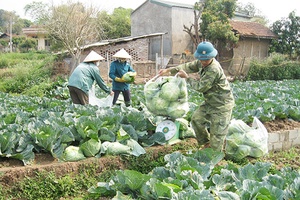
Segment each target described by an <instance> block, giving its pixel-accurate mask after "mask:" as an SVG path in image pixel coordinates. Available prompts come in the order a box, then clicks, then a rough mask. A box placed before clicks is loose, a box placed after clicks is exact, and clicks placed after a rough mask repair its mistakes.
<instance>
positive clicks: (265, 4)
mask: <svg viewBox="0 0 300 200" xmlns="http://www.w3.org/2000/svg"><path fill="white" fill-rule="evenodd" d="M34 1H36V2H40V1H42V2H44V3H50V4H51V3H52V2H53V3H54V5H60V4H62V3H66V2H67V0H7V1H5V0H0V9H3V10H6V11H15V12H16V13H17V15H19V16H20V17H21V18H27V19H30V16H26V15H25V14H24V7H25V5H27V4H30V3H32V2H34ZM74 1H75V0H73V2H74ZM77 1H80V2H83V3H84V4H86V5H90V4H92V5H94V6H96V7H98V8H99V9H101V10H106V11H108V12H111V11H112V10H113V9H114V8H116V7H123V8H132V9H136V8H137V7H139V6H140V5H142V4H143V3H144V2H145V1H146V0H77ZM165 1H171V2H180V3H185V4H194V3H195V2H196V1H197V0H165ZM238 2H240V3H243V4H247V3H248V2H249V3H253V4H254V6H255V7H256V8H257V9H258V10H259V11H261V15H263V16H265V17H266V18H267V19H268V20H269V23H273V22H275V21H277V20H280V19H281V18H286V17H288V15H289V13H290V12H292V11H294V10H295V11H296V15H297V16H300V1H299V0H284V1H282V0H238Z"/></svg>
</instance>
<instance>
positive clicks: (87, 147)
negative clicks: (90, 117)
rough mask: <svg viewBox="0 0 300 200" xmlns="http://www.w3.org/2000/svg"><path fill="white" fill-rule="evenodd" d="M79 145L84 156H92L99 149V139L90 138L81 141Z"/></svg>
mask: <svg viewBox="0 0 300 200" xmlns="http://www.w3.org/2000/svg"><path fill="white" fill-rule="evenodd" d="M79 147H80V149H81V150H82V152H83V154H84V155H85V156H86V157H93V156H95V155H96V154H97V153H98V152H99V151H100V148H101V141H100V140H95V139H93V138H91V139H89V140H88V141H86V142H84V143H82V144H81V145H80V146H79Z"/></svg>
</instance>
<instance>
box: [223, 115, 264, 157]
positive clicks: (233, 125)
mask: <svg viewBox="0 0 300 200" xmlns="http://www.w3.org/2000/svg"><path fill="white" fill-rule="evenodd" d="M267 137H268V133H267V130H266V129H265V127H264V126H263V124H262V123H261V122H260V121H259V120H258V119H257V118H256V117H254V120H253V125H252V127H250V126H248V125H247V124H246V123H245V122H243V121H242V120H235V119H232V120H231V122H230V124H229V128H228V134H227V136H226V145H225V152H226V154H227V155H230V156H233V157H234V158H235V159H242V158H244V157H246V156H251V157H255V158H259V157H261V156H263V155H265V154H266V153H267V152H268V143H267Z"/></svg>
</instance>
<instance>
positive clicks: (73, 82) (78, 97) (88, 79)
mask: <svg viewBox="0 0 300 200" xmlns="http://www.w3.org/2000/svg"><path fill="white" fill-rule="evenodd" d="M103 59H104V58H103V57H102V56H101V55H99V54H98V53H96V52H95V51H91V52H90V53H89V54H88V55H87V57H86V58H85V59H84V60H83V62H82V63H80V64H79V65H78V66H77V67H76V68H75V70H74V71H73V73H72V74H71V76H70V78H69V83H68V88H69V92H70V96H71V99H72V101H73V103H74V104H81V105H86V104H88V103H89V90H90V89H91V87H92V85H93V83H94V81H96V83H97V84H98V85H99V87H100V88H101V89H102V90H103V91H104V92H106V93H107V94H110V95H113V92H112V91H111V90H110V88H109V87H108V86H107V85H106V84H105V83H104V81H103V79H102V77H101V76H100V71H99V68H98V67H97V66H98V65H99V62H100V60H103Z"/></svg>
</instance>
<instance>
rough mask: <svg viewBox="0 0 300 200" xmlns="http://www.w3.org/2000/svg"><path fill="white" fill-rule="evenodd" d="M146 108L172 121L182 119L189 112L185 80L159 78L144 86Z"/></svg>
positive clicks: (170, 77) (172, 77)
mask: <svg viewBox="0 0 300 200" xmlns="http://www.w3.org/2000/svg"><path fill="white" fill-rule="evenodd" d="M144 95H145V100H146V107H147V108H148V110H149V111H150V112H152V113H153V114H155V115H161V116H167V117H171V118H172V119H176V118H180V117H183V116H184V115H185V114H186V113H187V112H188V111H189V104H188V102H187V100H188V99H187V95H188V93H187V87H186V82H185V79H183V78H178V77H174V76H166V77H159V78H158V79H156V80H155V81H153V80H150V81H148V82H147V83H146V84H145V87H144Z"/></svg>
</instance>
